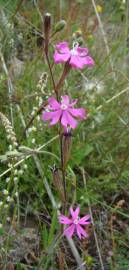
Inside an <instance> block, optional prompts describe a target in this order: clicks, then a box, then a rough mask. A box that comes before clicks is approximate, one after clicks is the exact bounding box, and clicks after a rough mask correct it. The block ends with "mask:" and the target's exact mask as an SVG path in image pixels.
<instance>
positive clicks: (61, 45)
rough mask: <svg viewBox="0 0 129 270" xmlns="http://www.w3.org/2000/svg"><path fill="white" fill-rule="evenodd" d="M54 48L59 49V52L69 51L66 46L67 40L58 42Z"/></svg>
mask: <svg viewBox="0 0 129 270" xmlns="http://www.w3.org/2000/svg"><path fill="white" fill-rule="evenodd" d="M56 49H57V50H59V52H61V53H68V52H70V49H69V47H68V42H67V41H63V42H60V43H58V44H57V45H56Z"/></svg>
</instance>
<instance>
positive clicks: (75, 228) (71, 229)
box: [59, 207, 91, 239]
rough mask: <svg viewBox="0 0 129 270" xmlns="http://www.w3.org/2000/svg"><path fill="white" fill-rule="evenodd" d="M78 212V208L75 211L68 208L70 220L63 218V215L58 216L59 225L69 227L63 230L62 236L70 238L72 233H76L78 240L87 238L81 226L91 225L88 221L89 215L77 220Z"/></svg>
mask: <svg viewBox="0 0 129 270" xmlns="http://www.w3.org/2000/svg"><path fill="white" fill-rule="evenodd" d="M79 212H80V208H79V207H77V208H76V210H75V211H74V210H73V209H72V207H71V208H70V214H71V219H70V218H68V217H66V216H64V215H60V216H59V222H60V223H62V224H67V225H69V226H68V227H67V228H66V229H65V230H64V235H65V236H67V237H69V238H71V237H72V235H73V234H74V233H76V234H77V235H78V237H79V238H80V239H81V238H82V237H88V234H87V233H86V231H85V230H84V229H83V228H82V226H84V225H88V224H90V223H91V222H90V221H88V220H89V219H90V215H86V216H84V217H82V218H79V216H78V215H79Z"/></svg>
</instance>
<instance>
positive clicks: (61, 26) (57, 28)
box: [54, 20, 66, 33]
mask: <svg viewBox="0 0 129 270" xmlns="http://www.w3.org/2000/svg"><path fill="white" fill-rule="evenodd" d="M65 26H66V21H65V20H61V21H59V22H57V23H56V25H55V27H54V31H55V33H57V32H60V31H62V30H63V29H64V28H65Z"/></svg>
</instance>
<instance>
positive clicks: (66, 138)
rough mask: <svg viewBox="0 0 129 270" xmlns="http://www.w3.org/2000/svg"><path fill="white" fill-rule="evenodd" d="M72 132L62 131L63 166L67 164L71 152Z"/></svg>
mask: <svg viewBox="0 0 129 270" xmlns="http://www.w3.org/2000/svg"><path fill="white" fill-rule="evenodd" d="M71 143H72V134H71V131H67V132H64V134H63V137H62V152H63V166H64V168H65V167H66V165H67V162H68V160H69V156H70V152H71Z"/></svg>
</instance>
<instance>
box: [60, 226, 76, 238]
mask: <svg viewBox="0 0 129 270" xmlns="http://www.w3.org/2000/svg"><path fill="white" fill-rule="evenodd" d="M74 230H75V225H74V224H72V225H71V226H69V227H68V228H67V229H65V230H64V233H63V234H64V235H66V236H67V237H68V238H71V237H72V235H73V233H74Z"/></svg>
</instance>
